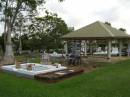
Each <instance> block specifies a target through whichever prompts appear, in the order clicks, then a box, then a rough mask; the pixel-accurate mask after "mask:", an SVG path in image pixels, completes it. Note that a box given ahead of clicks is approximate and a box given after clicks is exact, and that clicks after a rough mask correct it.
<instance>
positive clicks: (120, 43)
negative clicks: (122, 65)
mask: <svg viewBox="0 0 130 97" xmlns="http://www.w3.org/2000/svg"><path fill="white" fill-rule="evenodd" d="M121 56H122V40H119V57H121Z"/></svg>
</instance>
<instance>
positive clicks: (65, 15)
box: [0, 0, 130, 34]
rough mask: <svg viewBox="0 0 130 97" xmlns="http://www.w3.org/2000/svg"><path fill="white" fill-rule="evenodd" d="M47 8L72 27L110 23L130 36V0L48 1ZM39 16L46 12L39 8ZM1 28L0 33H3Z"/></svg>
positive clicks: (0, 27)
mask: <svg viewBox="0 0 130 97" xmlns="http://www.w3.org/2000/svg"><path fill="white" fill-rule="evenodd" d="M46 1H47V2H46V4H45V8H46V9H48V10H49V11H50V12H52V13H57V14H58V16H59V17H61V18H62V19H63V20H65V22H66V23H67V24H68V26H70V27H74V28H75V29H79V28H81V27H83V26H86V25H88V24H91V23H93V22H95V21H101V22H105V21H107V22H110V23H111V24H112V26H113V27H116V28H117V29H118V28H121V27H122V28H125V29H126V30H127V33H128V34H130V0H65V1H64V2H62V3H59V2H58V0H46ZM39 15H40V16H43V15H44V12H43V11H42V9H40V8H39ZM2 28H3V27H2V26H0V32H2Z"/></svg>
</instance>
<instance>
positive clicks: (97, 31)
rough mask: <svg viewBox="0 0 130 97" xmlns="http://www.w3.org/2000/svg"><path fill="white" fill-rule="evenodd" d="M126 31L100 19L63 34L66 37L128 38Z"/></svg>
mask: <svg viewBox="0 0 130 97" xmlns="http://www.w3.org/2000/svg"><path fill="white" fill-rule="evenodd" d="M128 37H130V35H128V34H127V33H126V32H123V31H120V30H118V29H116V28H113V27H111V26H110V25H107V24H105V23H102V22H100V21H97V22H94V23H92V24H90V25H87V26H85V27H83V28H81V29H78V30H76V31H74V32H71V33H68V34H66V35H64V36H63V38H64V39H69V38H71V39H75V38H79V39H82V38H128Z"/></svg>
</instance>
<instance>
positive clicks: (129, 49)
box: [127, 39, 130, 57]
mask: <svg viewBox="0 0 130 97" xmlns="http://www.w3.org/2000/svg"><path fill="white" fill-rule="evenodd" d="M127 52H128V57H130V39H129V40H128V50H127Z"/></svg>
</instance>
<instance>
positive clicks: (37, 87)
mask: <svg viewBox="0 0 130 97" xmlns="http://www.w3.org/2000/svg"><path fill="white" fill-rule="evenodd" d="M0 97H130V60H127V61H122V62H119V63H113V64H110V63H109V64H107V65H105V66H104V67H101V68H100V69H98V70H95V71H93V72H89V73H85V74H82V75H79V76H75V77H72V78H70V79H67V80H64V81H61V82H59V83H55V84H47V83H44V82H38V81H36V80H30V79H24V78H19V77H16V76H14V75H11V74H5V73H2V72H1V73H0Z"/></svg>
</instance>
